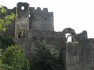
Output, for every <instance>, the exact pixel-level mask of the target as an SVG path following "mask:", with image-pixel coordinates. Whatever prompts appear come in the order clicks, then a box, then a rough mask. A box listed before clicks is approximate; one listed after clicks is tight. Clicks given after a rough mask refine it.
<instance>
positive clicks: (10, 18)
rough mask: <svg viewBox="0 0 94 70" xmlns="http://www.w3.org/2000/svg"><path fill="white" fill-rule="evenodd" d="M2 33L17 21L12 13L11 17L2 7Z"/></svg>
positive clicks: (0, 11)
mask: <svg viewBox="0 0 94 70" xmlns="http://www.w3.org/2000/svg"><path fill="white" fill-rule="evenodd" d="M0 9H1V10H0V16H2V17H0V31H5V30H6V29H7V26H8V25H9V24H11V22H12V21H14V19H15V15H14V14H13V13H11V14H10V15H7V14H6V13H7V11H6V9H5V8H4V7H3V6H0Z"/></svg>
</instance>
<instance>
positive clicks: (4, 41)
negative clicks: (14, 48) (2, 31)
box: [0, 35, 15, 49]
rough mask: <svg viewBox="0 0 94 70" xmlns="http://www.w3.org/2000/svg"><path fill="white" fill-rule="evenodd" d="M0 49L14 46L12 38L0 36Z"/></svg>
mask: <svg viewBox="0 0 94 70" xmlns="http://www.w3.org/2000/svg"><path fill="white" fill-rule="evenodd" d="M0 44H1V46H0V48H2V49H6V48H7V47H8V46H11V45H15V42H14V40H13V38H12V37H8V36H7V37H6V36H1V35H0Z"/></svg>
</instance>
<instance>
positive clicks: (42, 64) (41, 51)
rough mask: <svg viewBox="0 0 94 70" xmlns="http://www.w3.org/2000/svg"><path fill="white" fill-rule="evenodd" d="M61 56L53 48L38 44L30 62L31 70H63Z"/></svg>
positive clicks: (41, 43)
mask: <svg viewBox="0 0 94 70" xmlns="http://www.w3.org/2000/svg"><path fill="white" fill-rule="evenodd" d="M61 58H63V56H62V55H60V51H59V50H57V49H55V47H53V46H51V45H49V44H46V42H45V41H43V42H38V43H37V46H36V49H35V53H34V54H33V56H32V60H31V70H64V64H63V59H62V60H61Z"/></svg>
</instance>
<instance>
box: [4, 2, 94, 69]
mask: <svg viewBox="0 0 94 70" xmlns="http://www.w3.org/2000/svg"><path fill="white" fill-rule="evenodd" d="M5 8H6V7H5ZM6 10H7V14H10V13H11V12H13V13H15V15H16V19H15V21H14V22H13V23H12V24H11V25H9V26H8V29H7V30H6V32H4V33H3V34H4V35H9V36H13V37H15V41H16V42H17V43H18V44H20V45H21V47H22V48H24V49H25V52H26V54H27V57H28V58H29V59H31V57H32V53H33V50H32V49H34V47H35V46H36V41H37V40H39V41H42V40H47V43H48V44H51V45H53V46H54V47H55V48H58V49H62V54H63V55H64V58H63V60H64V65H65V67H66V70H94V39H93V38H92V39H88V36H87V31H82V33H79V34H76V32H75V30H74V29H72V28H65V29H64V30H63V31H62V32H56V31H54V17H53V12H48V9H47V8H44V9H43V10H41V9H40V7H38V8H37V9H35V8H34V7H29V4H28V3H22V2H19V3H18V4H17V7H14V8H13V9H7V8H6ZM67 34H69V35H68V36H67ZM69 37H71V41H70V42H68V38H69ZM31 50H32V51H31Z"/></svg>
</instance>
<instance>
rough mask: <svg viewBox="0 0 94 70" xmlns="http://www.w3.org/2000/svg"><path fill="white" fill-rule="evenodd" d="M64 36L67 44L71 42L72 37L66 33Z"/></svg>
mask: <svg viewBox="0 0 94 70" xmlns="http://www.w3.org/2000/svg"><path fill="white" fill-rule="evenodd" d="M65 36H66V40H67V41H66V42H67V43H68V42H72V41H73V40H72V39H73V38H72V35H71V34H70V33H66V34H65Z"/></svg>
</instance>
